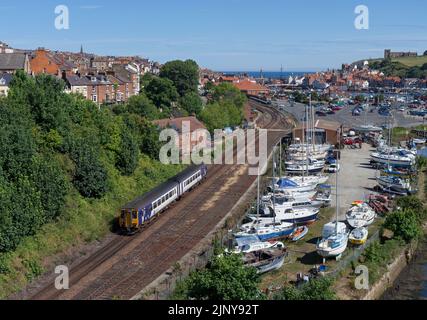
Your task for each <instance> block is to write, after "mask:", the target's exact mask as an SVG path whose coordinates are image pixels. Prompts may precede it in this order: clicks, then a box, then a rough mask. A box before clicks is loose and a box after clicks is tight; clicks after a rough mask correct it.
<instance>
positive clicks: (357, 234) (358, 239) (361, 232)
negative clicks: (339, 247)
mask: <svg viewBox="0 0 427 320" xmlns="http://www.w3.org/2000/svg"><path fill="white" fill-rule="evenodd" d="M348 240H349V241H350V243H352V244H356V245H362V244H365V243H366V241H367V240H368V229H366V228H363V227H362V228H356V229H353V231H351V232H350V235H349V237H348Z"/></svg>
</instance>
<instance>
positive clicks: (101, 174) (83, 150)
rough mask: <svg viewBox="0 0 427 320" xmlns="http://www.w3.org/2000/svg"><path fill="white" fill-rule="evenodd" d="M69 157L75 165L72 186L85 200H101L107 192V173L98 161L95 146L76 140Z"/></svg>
mask: <svg viewBox="0 0 427 320" xmlns="http://www.w3.org/2000/svg"><path fill="white" fill-rule="evenodd" d="M74 143H75V144H74V145H73V146H72V148H73V149H72V151H71V152H72V154H71V157H72V159H73V160H74V162H75V163H76V170H75V173H74V177H73V184H74V186H75V187H76V189H77V190H78V191H79V192H80V194H81V195H82V196H84V197H87V198H102V197H103V196H104V195H105V193H106V192H107V190H108V184H107V183H108V182H107V178H108V176H107V171H106V170H105V168H104V166H103V165H102V163H101V162H100V160H99V153H98V152H97V148H96V145H95V144H94V143H93V142H92V143H91V142H89V141H82V140H81V139H78V140H76V141H74Z"/></svg>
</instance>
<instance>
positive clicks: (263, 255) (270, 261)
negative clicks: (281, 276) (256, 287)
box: [243, 249, 288, 274]
mask: <svg viewBox="0 0 427 320" xmlns="http://www.w3.org/2000/svg"><path fill="white" fill-rule="evenodd" d="M287 255H288V254H287V252H286V249H264V250H259V251H253V252H249V253H245V254H244V256H243V263H244V264H245V266H248V267H254V268H256V269H257V273H259V274H262V273H266V272H269V271H274V270H278V269H280V268H281V267H282V266H283V264H284V263H285V258H286V257H287Z"/></svg>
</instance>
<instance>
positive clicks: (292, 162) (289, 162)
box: [285, 157, 326, 166]
mask: <svg viewBox="0 0 427 320" xmlns="http://www.w3.org/2000/svg"><path fill="white" fill-rule="evenodd" d="M307 159H308V160H307ZM307 164H308V165H310V164H313V165H322V166H324V165H326V161H325V160H317V159H314V158H311V157H309V158H307V157H306V158H305V159H302V160H294V159H291V160H287V161H285V165H286V166H293V165H304V166H307Z"/></svg>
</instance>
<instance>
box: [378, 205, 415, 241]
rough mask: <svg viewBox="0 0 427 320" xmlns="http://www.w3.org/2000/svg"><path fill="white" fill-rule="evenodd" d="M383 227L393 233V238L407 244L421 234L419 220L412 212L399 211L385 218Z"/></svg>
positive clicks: (407, 210)
mask: <svg viewBox="0 0 427 320" xmlns="http://www.w3.org/2000/svg"><path fill="white" fill-rule="evenodd" d="M384 227H385V228H387V229H390V230H391V231H393V233H394V235H395V237H397V238H398V239H403V240H405V241H406V242H407V243H409V242H410V241H411V240H413V239H417V238H418V237H420V236H421V234H422V229H421V227H420V220H419V218H418V215H417V213H416V212H414V211H413V210H409V209H406V210H400V211H396V212H393V213H391V214H390V215H388V216H387V218H386V220H385V222H384Z"/></svg>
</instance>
